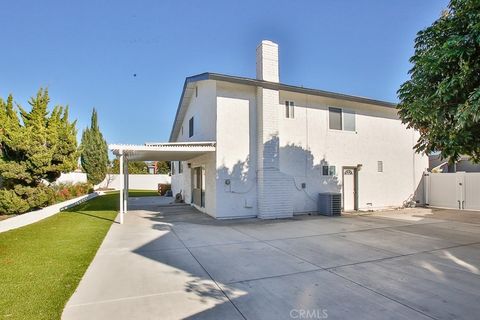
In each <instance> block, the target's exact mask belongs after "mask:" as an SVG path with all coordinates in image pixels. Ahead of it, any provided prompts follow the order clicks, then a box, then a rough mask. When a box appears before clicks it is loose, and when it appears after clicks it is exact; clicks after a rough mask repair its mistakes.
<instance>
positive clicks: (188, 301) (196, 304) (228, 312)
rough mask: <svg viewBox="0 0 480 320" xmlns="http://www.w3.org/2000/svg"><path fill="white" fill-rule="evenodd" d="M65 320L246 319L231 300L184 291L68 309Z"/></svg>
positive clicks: (65, 312) (64, 314)
mask: <svg viewBox="0 0 480 320" xmlns="http://www.w3.org/2000/svg"><path fill="white" fill-rule="evenodd" d="M63 319H72V320H83V319H115V320H133V319H141V320H159V319H162V320H164V319H165V320H177V319H197V320H202V319H205V320H206V319H229V320H230V319H231V320H242V319H244V318H243V317H242V316H241V314H240V313H239V312H238V311H237V310H236V309H235V307H234V306H233V305H232V303H231V302H230V301H228V299H226V298H225V297H222V296H220V295H219V294H212V295H211V296H210V295H207V294H205V295H197V294H195V293H192V292H183V291H180V292H170V293H164V294H156V295H147V296H139V297H134V298H129V299H119V300H112V301H104V302H102V303H96V304H87V305H75V306H70V307H68V308H66V309H65V311H64V313H63Z"/></svg>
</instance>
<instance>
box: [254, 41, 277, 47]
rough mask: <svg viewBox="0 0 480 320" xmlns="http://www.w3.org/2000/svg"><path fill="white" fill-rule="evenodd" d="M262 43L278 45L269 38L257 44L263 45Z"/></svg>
mask: <svg viewBox="0 0 480 320" xmlns="http://www.w3.org/2000/svg"><path fill="white" fill-rule="evenodd" d="M264 44H266V45H269V46H275V47H278V44H277V43H275V42H273V41H271V40H262V42H260V43H259V44H258V46H259V47H260V46H261V45H264Z"/></svg>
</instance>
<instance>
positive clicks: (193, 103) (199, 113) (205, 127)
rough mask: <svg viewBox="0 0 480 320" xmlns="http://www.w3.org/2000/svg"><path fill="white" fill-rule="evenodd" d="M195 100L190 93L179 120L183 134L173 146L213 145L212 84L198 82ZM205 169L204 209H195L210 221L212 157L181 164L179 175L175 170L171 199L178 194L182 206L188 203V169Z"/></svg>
mask: <svg viewBox="0 0 480 320" xmlns="http://www.w3.org/2000/svg"><path fill="white" fill-rule="evenodd" d="M196 85H197V87H198V96H196V95H195V92H194V93H193V95H192V97H191V98H190V101H189V104H188V108H187V111H186V113H185V117H184V119H183V122H182V123H183V124H182V125H183V134H182V130H181V129H180V131H179V133H178V135H177V137H176V139H175V140H174V141H175V142H184V141H216V119H217V116H216V106H217V102H216V97H217V94H216V82H215V81H212V80H206V81H198V82H197V83H196ZM192 116H193V117H194V134H193V136H192V137H189V136H188V133H189V132H188V129H189V120H190V118H191V117H192ZM188 163H190V164H191V168H194V167H197V166H205V176H206V181H205V189H206V190H205V208H197V209H199V210H201V211H203V212H206V213H208V214H210V215H212V216H213V217H215V216H216V160H215V153H214V152H212V153H209V154H206V155H203V156H200V157H197V158H194V159H191V160H188V161H183V173H181V174H179V173H178V168H175V170H176V171H175V172H174V174H173V175H172V192H173V195H175V194H177V193H179V192H181V193H182V195H183V199H184V200H185V202H186V203H191V199H192V194H191V193H192V189H191V182H192V181H191V179H192V178H191V168H188Z"/></svg>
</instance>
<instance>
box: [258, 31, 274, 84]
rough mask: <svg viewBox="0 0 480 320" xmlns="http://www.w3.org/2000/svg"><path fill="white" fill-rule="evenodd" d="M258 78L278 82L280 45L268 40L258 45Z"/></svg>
mask: <svg viewBox="0 0 480 320" xmlns="http://www.w3.org/2000/svg"><path fill="white" fill-rule="evenodd" d="M257 79H260V80H265V81H271V82H278V81H279V71H278V45H277V44H276V43H273V42H271V41H268V40H264V41H262V43H260V45H259V46H258V47H257Z"/></svg>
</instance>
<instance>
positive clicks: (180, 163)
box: [178, 161, 183, 174]
mask: <svg viewBox="0 0 480 320" xmlns="http://www.w3.org/2000/svg"><path fill="white" fill-rule="evenodd" d="M178 173H179V174H181V173H183V162H182V161H178Z"/></svg>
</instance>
